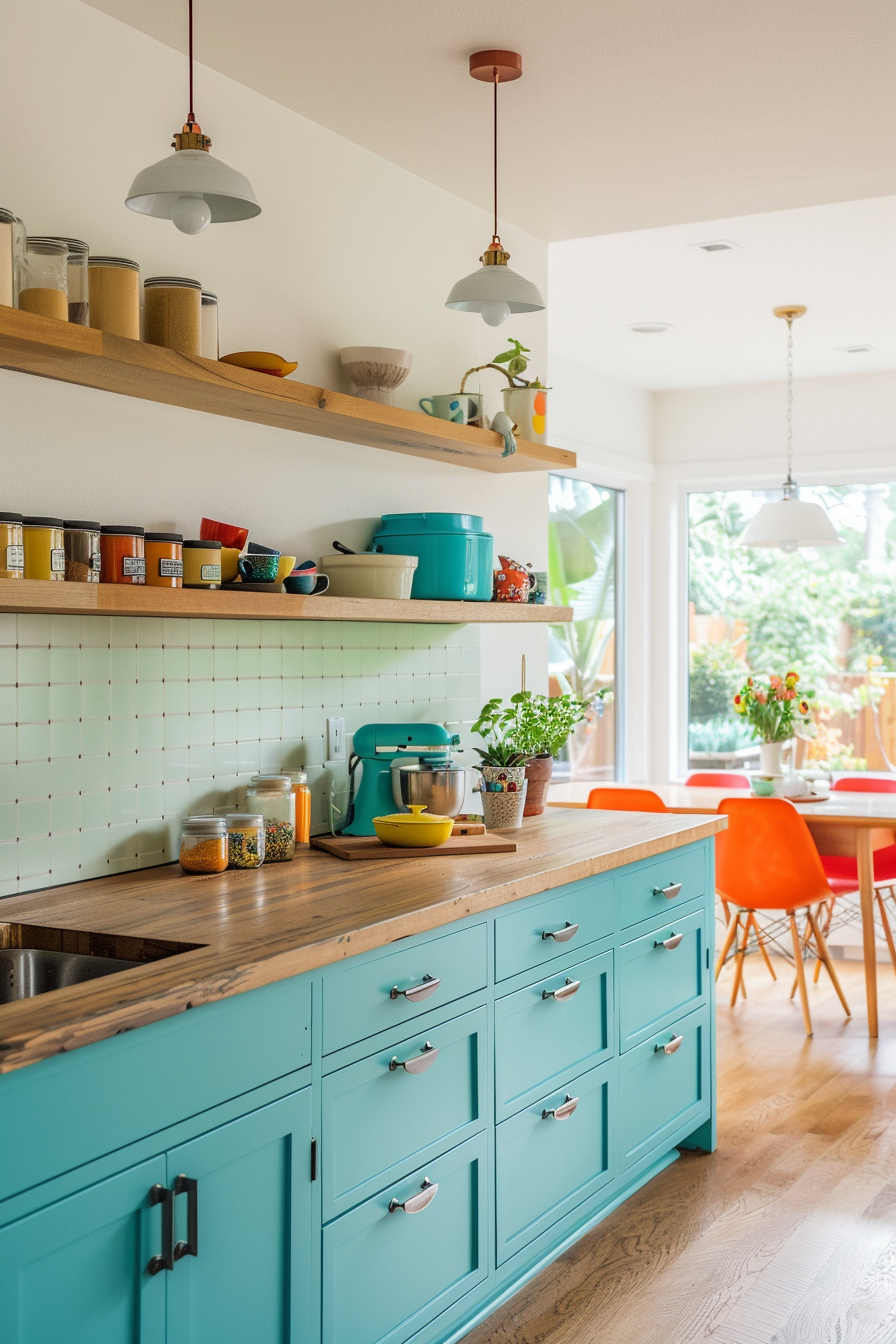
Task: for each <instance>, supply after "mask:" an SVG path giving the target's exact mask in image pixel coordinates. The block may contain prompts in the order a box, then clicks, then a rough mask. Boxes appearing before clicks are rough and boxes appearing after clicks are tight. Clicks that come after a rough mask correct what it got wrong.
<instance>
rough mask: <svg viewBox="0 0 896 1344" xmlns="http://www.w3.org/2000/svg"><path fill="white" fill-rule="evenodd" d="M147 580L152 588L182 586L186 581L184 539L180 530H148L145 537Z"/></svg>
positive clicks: (144, 549)
mask: <svg viewBox="0 0 896 1344" xmlns="http://www.w3.org/2000/svg"><path fill="white" fill-rule="evenodd" d="M143 551H144V558H145V560H146V582H147V584H148V585H149V586H150V587H152V588H180V587H182V586H183V581H184V539H183V537H182V536H181V534H180V533H179V532H147V533H146V534H145V536H144V538H143Z"/></svg>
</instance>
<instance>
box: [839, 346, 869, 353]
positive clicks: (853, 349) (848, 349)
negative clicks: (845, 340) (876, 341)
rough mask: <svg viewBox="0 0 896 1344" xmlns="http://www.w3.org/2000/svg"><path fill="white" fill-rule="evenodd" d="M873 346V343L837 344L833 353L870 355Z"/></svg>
mask: <svg viewBox="0 0 896 1344" xmlns="http://www.w3.org/2000/svg"><path fill="white" fill-rule="evenodd" d="M874 348H875V347H874V346H873V345H838V346H837V347H836V349H835V353H837V354H841V355H870V354H871V353H872V351H873V350H874Z"/></svg>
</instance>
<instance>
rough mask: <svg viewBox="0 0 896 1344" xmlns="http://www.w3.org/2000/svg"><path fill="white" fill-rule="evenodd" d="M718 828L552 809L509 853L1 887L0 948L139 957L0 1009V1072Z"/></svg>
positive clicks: (314, 855) (322, 857) (316, 854)
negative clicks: (5, 891)
mask: <svg viewBox="0 0 896 1344" xmlns="http://www.w3.org/2000/svg"><path fill="white" fill-rule="evenodd" d="M725 824H726V822H725V818H723V817H716V816H677V815H675V814H668V815H664V814H655V813H654V814H647V813H609V812H600V811H595V812H586V811H562V810H559V809H552V810H551V811H550V812H549V813H548V814H547V815H545V816H542V817H535V818H528V819H527V820H526V822H525V823H524V826H523V828H522V830H519V831H514V832H512V836H513V838H514V839H515V840H517V841H518V846H519V847H518V849H517V852H516V853H515V854H492V855H487V856H478V855H476V856H464V857H461V856H457V857H454V858H445V859H436V858H428V859H420V860H405V861H395V862H388V861H378V862H376V863H367V864H364V863H352V864H348V863H346V862H344V861H343V860H341V859H337V858H334V857H332V856H331V855H328V854H324V853H322V852H321V851H319V850H311V851H302V852H301V853H299V854H297V855H296V858H295V859H294V860H293V861H292V862H291V863H277V864H271V865H265V866H264V867H262V868H260V869H257V870H255V871H253V872H246V871H241V870H228V871H227V872H225V873H220V874H215V875H213V876H196V875H187V874H184V873H182V872H181V870H180V868H179V867H178V866H177V865H176V864H166V865H165V866H164V867H159V868H150V869H145V870H143V871H140V872H134V873H121V874H119V875H117V876H115V877H106V878H99V879H96V880H94V881H88V882H76V883H73V884H71V885H69V886H64V887H55V888H54V887H50V888H46V889H44V890H43V891H38V892H31V893H29V894H27V895H22V896H14V897H8V898H7V899H5V900H3V901H0V946H7V947H9V946H30V947H35V946H41V947H47V948H56V949H59V950H62V951H74V952H77V951H90V952H93V953H100V954H103V955H106V956H117V957H123V958H125V959H133V960H140V961H142V962H144V963H145V964H141V965H139V966H135V967H134V968H133V969H130V970H127V971H122V972H117V973H115V974H112V975H107V976H104V977H102V978H101V979H97V980H93V981H89V982H87V983H84V984H79V985H72V986H70V987H67V988H64V989H57V990H52V991H50V992H49V993H46V994H41V995H38V996H36V997H35V998H32V999H25V1000H21V1001H19V1002H15V1003H9V1004H4V1005H2V1006H0V1073H9V1072H11V1071H12V1070H14V1069H19V1068H22V1067H23V1066H24V1065H27V1064H33V1063H36V1062H37V1061H39V1060H42V1059H47V1058H49V1057H50V1056H52V1055H56V1054H59V1053H61V1052H64V1051H70V1050H74V1049H77V1048H78V1047H79V1046H82V1045H88V1044H90V1043H91V1042H93V1041H100V1040H103V1039H105V1038H106V1037H109V1036H114V1035H117V1034H118V1033H120V1032H123V1031H130V1030H132V1029H133V1028H135V1027H140V1026H144V1025H145V1024H147V1023H149V1022H157V1021H160V1020H161V1019H163V1018H166V1017H172V1016H174V1014H176V1013H182V1012H184V1011H185V1010H186V1009H189V1008H196V1007H199V1006H200V1005H201V1004H205V1003H212V1002H214V1001H215V1000H217V999H223V998H227V997H229V996H230V995H233V994H239V993H242V992H243V991H244V990H248V989H256V988H258V987H259V986H261V985H268V984H271V983H273V982H275V981H278V980H283V979H286V978H287V977H289V976H293V975H298V974H300V973H301V972H303V971H312V970H315V969H317V968H319V967H321V966H327V965H330V964H332V963H334V962H337V961H341V960H343V959H344V958H346V957H351V956H354V955H355V954H356V953H359V952H367V951H369V950H371V949H372V948H378V947H383V946H386V945H387V944H389V943H392V942H395V940H396V939H399V938H405V937H407V936H408V935H410V934H418V933H425V932H427V931H428V930H430V929H437V928H439V927H440V926H441V925H444V924H449V923H451V921H452V920H457V919H462V918H464V917H465V916H467V915H474V914H479V913H481V912H483V911H486V910H491V909H494V908H495V907H497V906H501V905H505V904H507V903H508V902H510V901H516V900H519V899H520V898H521V897H524V896H532V895H534V894H536V893H537V892H541V891H548V890H550V889H551V888H553V887H559V886H562V885H563V884H564V883H566V882H575V881H577V880H579V879H580V878H584V877H591V876H593V875H594V874H596V873H603V872H607V871H609V870H611V869H613V868H619V867H621V866H622V865H623V864H627V863H635V862H637V861H639V860H641V859H646V858H651V857H652V856H654V855H658V854H663V853H665V852H666V851H668V850H670V849H674V848H676V847H677V846H679V845H684V844H689V843H691V842H693V841H697V840H703V839H705V838H706V837H707V836H711V835H713V834H715V833H716V832H717V831H719V830H721V829H722V828H723V827H724V826H725ZM23 925H24V926H26V927H25V928H24V929H23V928H21V927H20V926H23ZM29 926H30V927H29ZM184 948H187V949H189V950H184ZM172 952H176V953H177V955H167V956H164V955H163V957H162V959H161V960H153V959H152V958H158V957H159V954H160V953H162V954H165V953H172Z"/></svg>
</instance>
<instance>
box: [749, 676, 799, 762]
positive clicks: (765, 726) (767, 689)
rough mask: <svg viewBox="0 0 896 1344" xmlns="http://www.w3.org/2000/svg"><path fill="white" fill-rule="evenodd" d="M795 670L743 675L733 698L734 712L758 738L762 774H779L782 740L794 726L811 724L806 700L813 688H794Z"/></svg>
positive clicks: (792, 734)
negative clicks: (809, 689) (766, 674)
mask: <svg viewBox="0 0 896 1344" xmlns="http://www.w3.org/2000/svg"><path fill="white" fill-rule="evenodd" d="M799 679H800V678H799V673H798V672H787V673H786V674H785V675H784V676H783V677H779V676H770V677H769V678H768V680H765V679H761V680H760V679H757V678H756V677H747V679H746V681H745V682H744V684H743V686H741V688H740V690H739V691H738V692H737V694H736V695H735V697H734V711H735V713H736V714H740V715H742V716H743V717H744V718H745V719H746V720H747V723H749V725H750V727H751V728H752V729H753V736H754V737H757V738H759V741H760V747H759V769H760V770H761V772H762V773H763V774H764V775H780V774H781V757H782V755H783V752H784V744H785V742H789V741H790V739H791V738H792V737H793V736H794V735H795V734H796V730H797V727H798V726H799V725H802V724H809V723H811V721H812V720H811V718H810V715H809V710H810V704H809V702H810V700H812V699H813V698H814V696H815V692H814V691H798V690H797V683H798V681H799Z"/></svg>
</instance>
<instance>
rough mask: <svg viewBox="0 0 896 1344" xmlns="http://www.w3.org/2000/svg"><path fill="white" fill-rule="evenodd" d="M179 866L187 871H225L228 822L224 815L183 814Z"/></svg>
mask: <svg viewBox="0 0 896 1344" xmlns="http://www.w3.org/2000/svg"><path fill="white" fill-rule="evenodd" d="M180 866H181V868H183V870H184V872H185V873H223V872H224V869H225V868H226V867H227V822H226V821H225V819H224V818H223V817H184V819H183V821H182V822H181V837H180Z"/></svg>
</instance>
